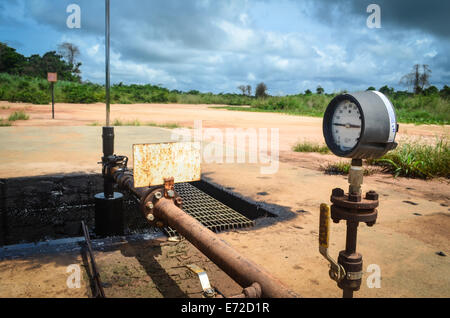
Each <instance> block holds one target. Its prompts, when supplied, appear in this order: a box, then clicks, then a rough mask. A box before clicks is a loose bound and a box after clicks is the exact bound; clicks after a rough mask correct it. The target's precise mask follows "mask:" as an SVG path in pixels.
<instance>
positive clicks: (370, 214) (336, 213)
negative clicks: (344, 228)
mask: <svg viewBox="0 0 450 318" xmlns="http://www.w3.org/2000/svg"><path fill="white" fill-rule="evenodd" d="M377 217H378V211H377V209H373V210H364V211H357V212H354V211H350V210H349V209H346V208H342V207H340V206H337V205H334V204H333V205H332V206H331V219H332V220H333V222H334V223H339V221H340V220H346V221H350V222H363V223H366V224H367V226H373V225H375V222H376V221H377Z"/></svg>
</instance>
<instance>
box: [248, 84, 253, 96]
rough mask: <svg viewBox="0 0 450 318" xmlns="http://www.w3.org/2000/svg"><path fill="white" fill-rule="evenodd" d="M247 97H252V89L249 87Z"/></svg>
mask: <svg viewBox="0 0 450 318" xmlns="http://www.w3.org/2000/svg"><path fill="white" fill-rule="evenodd" d="M247 96H252V87H251V86H250V85H247Z"/></svg>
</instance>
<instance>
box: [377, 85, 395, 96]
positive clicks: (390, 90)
mask: <svg viewBox="0 0 450 318" xmlns="http://www.w3.org/2000/svg"><path fill="white" fill-rule="evenodd" d="M378 91H379V92H380V93H383V94H384V95H392V94H394V89H393V88H392V87H388V86H387V85H384V86H383V87H381V88H380V89H379V90H378Z"/></svg>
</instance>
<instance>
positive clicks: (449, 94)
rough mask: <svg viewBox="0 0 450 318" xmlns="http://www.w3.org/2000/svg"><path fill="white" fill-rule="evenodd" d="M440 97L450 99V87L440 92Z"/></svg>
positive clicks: (445, 87) (445, 86)
mask: <svg viewBox="0 0 450 318" xmlns="http://www.w3.org/2000/svg"><path fill="white" fill-rule="evenodd" d="M439 95H441V97H444V98H450V87H449V86H447V85H444V87H443V88H442V89H441V90H440V92H439Z"/></svg>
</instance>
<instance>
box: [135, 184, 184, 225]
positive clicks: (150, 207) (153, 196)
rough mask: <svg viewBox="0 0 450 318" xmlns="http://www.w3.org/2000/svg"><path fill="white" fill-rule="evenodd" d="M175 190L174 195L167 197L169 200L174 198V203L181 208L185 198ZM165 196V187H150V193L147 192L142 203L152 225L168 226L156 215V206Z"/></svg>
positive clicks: (147, 218)
mask: <svg viewBox="0 0 450 318" xmlns="http://www.w3.org/2000/svg"><path fill="white" fill-rule="evenodd" d="M171 191H173V197H171V198H166V199H169V200H173V202H174V204H175V205H176V206H178V207H179V208H180V209H181V207H182V205H183V199H182V198H181V197H180V196H179V194H178V193H177V192H175V191H174V190H171ZM162 198H164V188H156V189H155V188H152V189H149V191H148V193H146V194H145V195H144V196H143V197H142V199H141V203H140V209H141V211H142V213H143V215H144V217H145V218H146V220H147V221H148V222H149V223H150V225H152V226H155V227H166V226H168V225H167V224H166V223H165V222H164V221H163V220H161V219H159V218H156V217H155V215H154V213H153V212H154V207H155V205H156V203H157V202H158V201H159V200H161V199H162Z"/></svg>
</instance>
